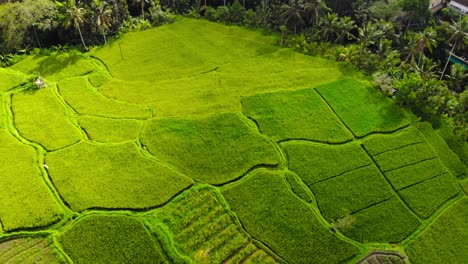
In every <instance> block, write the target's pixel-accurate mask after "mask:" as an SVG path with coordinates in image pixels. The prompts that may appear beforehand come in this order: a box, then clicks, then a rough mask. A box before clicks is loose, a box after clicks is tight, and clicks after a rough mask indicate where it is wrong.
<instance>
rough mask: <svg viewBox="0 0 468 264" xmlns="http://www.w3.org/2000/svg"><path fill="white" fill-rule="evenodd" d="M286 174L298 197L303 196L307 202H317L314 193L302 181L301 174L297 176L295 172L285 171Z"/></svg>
mask: <svg viewBox="0 0 468 264" xmlns="http://www.w3.org/2000/svg"><path fill="white" fill-rule="evenodd" d="M284 176H285V177H286V180H287V181H288V184H289V186H290V187H291V190H292V191H293V192H294V193H295V194H296V195H297V197H299V198H301V199H302V200H303V201H305V202H307V203H310V204H314V205H315V204H316V201H315V198H314V196H313V195H312V193H310V191H309V190H307V189H308V188H307V186H306V185H305V184H304V183H303V182H302V180H301V178H299V176H297V175H296V174H295V173H294V172H290V171H287V172H285V173H284Z"/></svg>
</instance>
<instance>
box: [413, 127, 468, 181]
mask: <svg viewBox="0 0 468 264" xmlns="http://www.w3.org/2000/svg"><path fill="white" fill-rule="evenodd" d="M417 127H418V129H419V130H420V131H421V132H422V133H423V134H424V137H425V138H426V140H427V141H428V142H429V143H430V144H431V146H432V147H433V148H434V149H435V151H436V152H437V154H438V155H439V158H440V160H441V161H442V163H443V164H444V165H445V166H446V167H447V168H448V169H449V170H450V171H451V172H452V173H453V175H455V176H457V177H463V176H464V175H468V168H467V167H466V165H465V164H463V162H462V161H461V160H460V158H459V157H458V156H457V155H456V154H455V153H453V151H452V150H451V149H450V148H449V147H448V146H447V143H445V141H444V140H443V139H442V138H441V137H440V136H439V134H437V132H436V131H435V130H434V129H433V128H432V126H431V124H429V123H426V122H424V123H418V124H417Z"/></svg>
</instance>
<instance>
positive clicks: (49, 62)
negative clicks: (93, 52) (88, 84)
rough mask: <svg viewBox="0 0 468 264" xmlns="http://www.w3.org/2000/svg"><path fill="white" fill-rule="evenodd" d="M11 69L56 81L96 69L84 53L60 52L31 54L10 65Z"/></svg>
mask: <svg viewBox="0 0 468 264" xmlns="http://www.w3.org/2000/svg"><path fill="white" fill-rule="evenodd" d="M11 69H14V70H16V71H21V72H24V73H27V74H34V75H40V76H42V77H44V78H46V79H47V80H48V81H53V82H57V81H60V80H62V79H66V78H70V77H75V76H82V75H85V74H87V73H90V72H92V71H94V70H95V69H96V67H95V66H94V64H93V63H92V62H91V61H90V60H89V59H88V58H86V57H85V56H84V55H81V54H79V53H78V52H76V53H60V54H55V55H49V56H45V55H39V54H38V55H31V56H27V57H26V58H24V59H23V60H21V61H20V62H18V63H16V64H15V65H13V66H11Z"/></svg>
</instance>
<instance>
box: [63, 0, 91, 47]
mask: <svg viewBox="0 0 468 264" xmlns="http://www.w3.org/2000/svg"><path fill="white" fill-rule="evenodd" d="M65 8H66V9H65V10H66V11H65V12H66V13H65V19H64V21H63V26H64V27H65V28H70V27H71V26H73V27H74V28H75V29H76V30H78V33H79V34H80V38H81V42H82V43H83V47H84V48H85V49H88V47H86V43H85V41H84V38H83V34H82V33H81V25H83V24H84V22H85V19H86V14H87V12H86V10H85V9H84V8H83V7H80V6H77V4H76V1H75V0H69V1H68V2H67V3H66V6H65Z"/></svg>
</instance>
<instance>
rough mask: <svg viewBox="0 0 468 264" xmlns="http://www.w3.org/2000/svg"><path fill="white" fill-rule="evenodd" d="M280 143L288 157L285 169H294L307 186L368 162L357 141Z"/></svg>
mask: <svg viewBox="0 0 468 264" xmlns="http://www.w3.org/2000/svg"><path fill="white" fill-rule="evenodd" d="M281 146H282V147H283V149H284V151H285V152H286V155H287V157H288V165H289V169H290V170H292V171H294V172H296V173H297V175H299V176H300V177H301V179H302V180H303V181H304V183H305V184H306V185H308V186H310V185H312V184H314V183H316V182H320V181H323V180H326V179H329V178H332V177H333V176H338V175H341V174H343V173H346V172H348V171H351V170H354V169H356V168H360V167H363V166H368V165H370V164H372V160H371V159H370V158H369V157H368V156H367V155H366V153H365V152H364V151H363V150H362V148H361V147H360V146H359V145H357V144H347V145H343V146H327V145H322V144H314V143H308V142H286V143H283V144H281Z"/></svg>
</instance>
